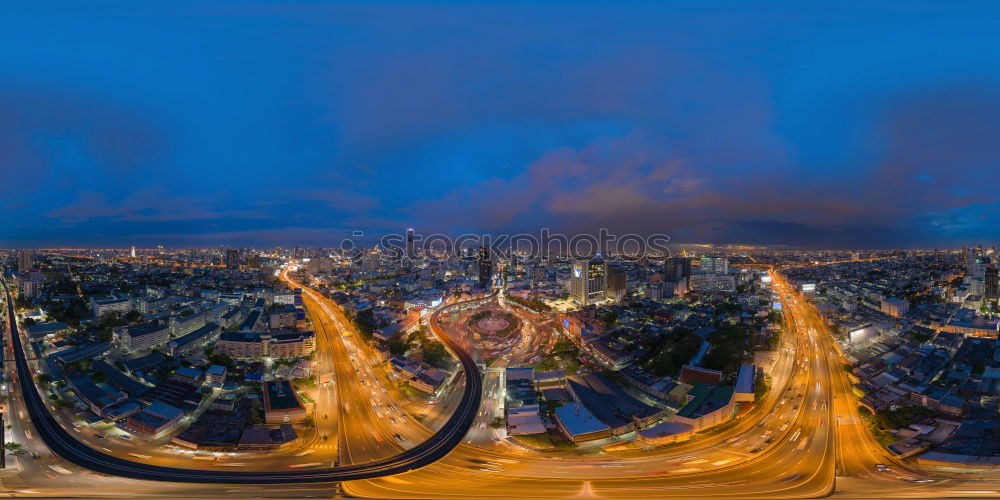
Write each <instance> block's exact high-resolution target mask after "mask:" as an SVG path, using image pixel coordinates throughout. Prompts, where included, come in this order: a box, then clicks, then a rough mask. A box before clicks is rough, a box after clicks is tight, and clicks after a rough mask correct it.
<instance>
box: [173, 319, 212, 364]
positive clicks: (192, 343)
mask: <svg viewBox="0 0 1000 500" xmlns="http://www.w3.org/2000/svg"><path fill="white" fill-rule="evenodd" d="M220 331H221V329H220V328H219V325H218V324H216V323H208V324H206V325H205V326H202V327H201V328H199V329H197V330H195V331H193V332H191V333H189V334H187V335H184V336H182V337H180V338H176V339H174V340H171V341H170V342H167V351H168V352H169V353H170V355H171V356H173V357H178V356H184V355H187V354H190V353H192V352H195V351H197V350H198V349H199V348H201V347H204V346H206V345H208V344H209V343H211V342H214V341H216V340H217V339H218V338H219V332H220Z"/></svg>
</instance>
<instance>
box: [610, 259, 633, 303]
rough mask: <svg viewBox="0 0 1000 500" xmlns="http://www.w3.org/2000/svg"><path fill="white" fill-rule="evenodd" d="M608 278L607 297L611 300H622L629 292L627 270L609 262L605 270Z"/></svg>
mask: <svg viewBox="0 0 1000 500" xmlns="http://www.w3.org/2000/svg"><path fill="white" fill-rule="evenodd" d="M605 275H606V276H607V290H606V291H605V295H606V296H607V297H608V298H609V299H611V300H622V299H623V298H625V294H626V293H627V292H628V278H627V277H626V275H625V268H624V267H622V266H621V265H619V264H616V263H612V262H608V264H607V267H606V268H605Z"/></svg>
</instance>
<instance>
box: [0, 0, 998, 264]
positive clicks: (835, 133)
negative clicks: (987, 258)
mask: <svg viewBox="0 0 1000 500" xmlns="http://www.w3.org/2000/svg"><path fill="white" fill-rule="evenodd" d="M998 28H1000V8H998V7H995V6H992V5H990V4H989V3H970V4H964V6H963V8H961V9H956V8H949V5H948V4H947V3H944V2H942V3H939V4H937V5H935V4H917V3H913V2H896V3H893V2H858V3H856V4H854V5H851V3H850V2H831V3H827V4H821V3H808V5H807V4H806V3H804V2H787V3H759V2H649V3H631V4H629V5H627V6H624V5H621V3H620V2H608V3H588V2H572V3H565V4H551V3H549V4H543V5H536V4H533V3H529V2H504V3H479V2H441V3H420V4H417V3H400V4H393V3H377V2H376V3H369V2H365V3H355V4H337V3H331V2H315V3H313V2H252V1H250V2H248V1H241V2H212V1H202V2H156V3H155V4H154V3H150V2H95V3H88V4H87V5H86V6H81V5H78V4H74V3H68V2H66V3H62V2H59V3H51V2H33V3H31V6H30V7H19V8H17V9H7V12H6V13H5V15H4V16H3V17H2V18H0V42H2V44H3V47H5V50H3V51H0V186H2V189H0V207H3V213H4V215H5V217H4V218H3V222H0V246H55V245H70V246H116V245H123V246H124V245H132V244H135V245H140V246H146V245H155V244H164V245H168V246H185V245H196V246H215V245H219V244H234V245H272V244H281V245H290V244H303V245H333V244H336V243H337V242H339V241H340V239H341V238H342V237H344V236H345V235H349V234H350V232H351V231H354V230H362V231H365V233H366V234H368V235H376V234H380V233H384V232H398V231H400V230H401V228H405V227H408V226H412V227H415V228H417V229H418V231H421V232H424V233H431V232H444V233H459V232H467V231H472V232H491V233H501V232H515V231H536V230H537V229H538V228H540V227H549V228H552V229H553V230H556V231H563V232H567V233H576V232H593V231H595V230H596V229H597V228H599V227H607V228H609V230H611V231H612V232H618V233H621V232H639V233H652V232H655V233H664V234H668V235H671V236H672V237H673V239H674V241H676V242H716V243H758V244H787V245H801V246H812V247H889V246H907V247H913V246H953V245H960V244H962V243H965V242H984V243H992V242H994V241H996V240H997V239H1000V238H998V229H997V228H1000V224H998V223H1000V214H998V208H1000V205H998V201H1000V199H998V195H997V194H996V193H997V190H996V187H995V186H996V185H997V183H998V181H1000V169H998V168H997V161H998V158H1000V118H998V117H1000V51H998V50H996V47H1000V29H998Z"/></svg>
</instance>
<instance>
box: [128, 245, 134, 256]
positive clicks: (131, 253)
mask: <svg viewBox="0 0 1000 500" xmlns="http://www.w3.org/2000/svg"><path fill="white" fill-rule="evenodd" d="M129 256H131V257H132V258H133V259H134V258H135V246H133V247H132V251H131V252H129Z"/></svg>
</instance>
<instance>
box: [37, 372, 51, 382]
mask: <svg viewBox="0 0 1000 500" xmlns="http://www.w3.org/2000/svg"><path fill="white" fill-rule="evenodd" d="M35 378H36V379H37V380H38V383H40V384H48V383H49V382H52V375H49V374H48V373H39V374H38V375H37V376H35Z"/></svg>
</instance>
